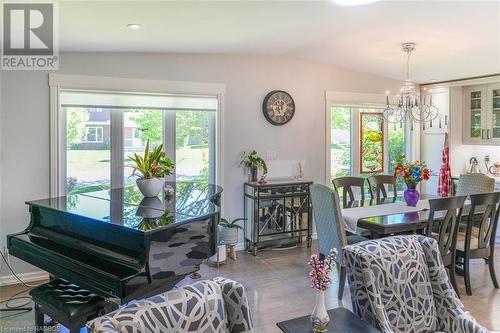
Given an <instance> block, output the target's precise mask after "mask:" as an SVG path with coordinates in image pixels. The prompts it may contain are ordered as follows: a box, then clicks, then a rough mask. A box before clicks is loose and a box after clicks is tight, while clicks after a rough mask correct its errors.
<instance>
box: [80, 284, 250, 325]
mask: <svg viewBox="0 0 500 333" xmlns="http://www.w3.org/2000/svg"><path fill="white" fill-rule="evenodd" d="M87 328H88V329H89V331H90V332H95V333H108V332H109V333H110V332H119V333H125V332H127V333H129V332H130V333H132V332H133V333H158V332H162V333H163V332H165V333H167V332H168V333H194V332H203V333H247V332H254V330H253V326H252V320H251V318H250V309H249V307H248V300H247V297H246V294H245V290H244V288H243V286H242V285H241V284H240V283H238V282H235V281H232V280H229V279H225V278H215V279H213V280H204V281H200V282H197V283H194V284H192V285H188V286H185V287H182V288H179V289H174V290H171V291H168V292H166V293H163V294H160V295H156V296H153V297H150V298H146V299H143V300H140V301H135V302H132V303H129V304H128V305H126V306H124V307H122V308H120V309H118V310H116V311H114V312H111V313H109V314H107V315H105V316H102V317H99V318H96V319H94V320H92V321H90V322H88V323H87Z"/></svg>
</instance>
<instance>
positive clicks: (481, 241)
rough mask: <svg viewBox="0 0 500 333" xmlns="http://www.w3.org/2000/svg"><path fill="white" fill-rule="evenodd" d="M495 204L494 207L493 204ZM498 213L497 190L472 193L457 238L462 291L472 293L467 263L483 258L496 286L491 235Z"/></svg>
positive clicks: (499, 207) (493, 233)
mask: <svg viewBox="0 0 500 333" xmlns="http://www.w3.org/2000/svg"><path fill="white" fill-rule="evenodd" d="M497 206H498V207H497ZM499 215H500V192H493V193H483V194H473V195H471V196H470V211H469V215H468V218H467V226H466V230H465V234H464V233H460V234H459V236H465V239H464V237H462V238H461V239H460V240H458V241H457V258H458V261H459V262H458V265H459V266H462V267H463V273H464V280H465V291H466V292H467V295H472V289H471V283H470V270H469V262H470V260H471V259H481V258H484V259H485V260H486V261H487V262H488V267H489V270H490V277H491V281H492V282H493V286H494V287H495V288H497V289H498V282H497V278H496V274H495V264H494V263H495V260H494V252H495V235H496V230H497V225H498V219H499Z"/></svg>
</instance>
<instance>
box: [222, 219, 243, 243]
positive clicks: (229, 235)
mask: <svg viewBox="0 0 500 333" xmlns="http://www.w3.org/2000/svg"><path fill="white" fill-rule="evenodd" d="M239 221H246V219H245V218H237V219H234V220H233V221H232V222H231V221H229V220H227V219H225V218H221V219H220V222H219V226H220V241H221V243H223V244H226V245H234V244H237V243H238V230H239V229H243V228H242V227H241V226H240V225H239V224H236V222H239Z"/></svg>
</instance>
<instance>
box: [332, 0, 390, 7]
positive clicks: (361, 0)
mask: <svg viewBox="0 0 500 333" xmlns="http://www.w3.org/2000/svg"><path fill="white" fill-rule="evenodd" d="M332 1H333V2H334V3H336V4H337V5H339V6H360V5H366V4H369V3H372V2H378V1H380V0H332Z"/></svg>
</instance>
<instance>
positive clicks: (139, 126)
mask: <svg viewBox="0 0 500 333" xmlns="http://www.w3.org/2000/svg"><path fill="white" fill-rule="evenodd" d="M60 107H61V110H62V115H63V116H64V118H65V120H66V121H65V122H66V127H65V129H64V130H65V136H64V139H65V142H64V144H65V147H66V150H65V154H63V156H64V162H63V170H64V175H63V176H64V179H65V184H66V186H65V190H66V192H67V193H81V192H87V191H94V190H99V189H107V188H110V187H120V186H123V185H127V184H130V183H132V182H133V181H134V179H133V177H132V168H131V167H130V165H131V160H130V156H131V155H133V154H134V153H138V154H142V152H143V150H144V147H145V144H146V142H147V141H148V140H149V142H150V144H151V145H152V146H157V145H159V144H161V143H163V144H164V149H165V151H166V152H167V154H168V156H169V157H170V158H171V159H172V160H173V162H174V163H175V164H176V168H175V174H174V175H172V176H171V177H170V178H171V179H172V180H173V179H177V180H187V181H194V180H196V181H203V182H213V183H215V182H216V180H215V177H216V175H215V170H216V168H215V164H216V151H215V150H216V149H215V148H216V142H215V141H216V138H217V135H216V118H217V108H218V100H217V97H215V96H214V97H205V96H181V95H179V96H172V95H144V94H125V93H123V94H122V93H107V92H90V91H75V90H63V91H61V93H60Z"/></svg>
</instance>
